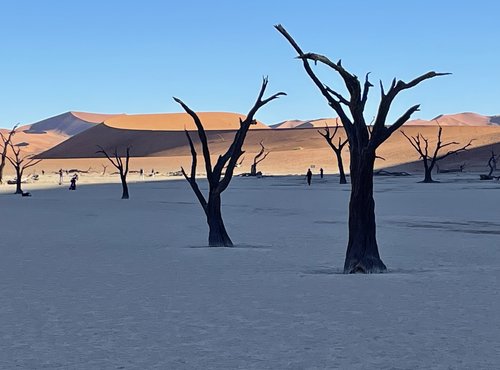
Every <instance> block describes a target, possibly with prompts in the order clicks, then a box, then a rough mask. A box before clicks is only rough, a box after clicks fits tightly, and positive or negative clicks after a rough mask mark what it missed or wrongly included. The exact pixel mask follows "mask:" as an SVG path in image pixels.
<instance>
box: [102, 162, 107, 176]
mask: <svg viewBox="0 0 500 370" xmlns="http://www.w3.org/2000/svg"><path fill="white" fill-rule="evenodd" d="M101 166H102V174H101V176H104V175H105V174H106V170H107V169H108V166H105V165H103V164H102V163H101Z"/></svg>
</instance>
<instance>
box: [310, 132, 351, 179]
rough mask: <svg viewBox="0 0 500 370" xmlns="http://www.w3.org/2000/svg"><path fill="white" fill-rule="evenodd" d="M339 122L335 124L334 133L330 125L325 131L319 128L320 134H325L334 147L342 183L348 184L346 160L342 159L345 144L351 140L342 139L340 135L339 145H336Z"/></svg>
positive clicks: (327, 140) (329, 143) (330, 144)
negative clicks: (345, 167)
mask: <svg viewBox="0 0 500 370" xmlns="http://www.w3.org/2000/svg"><path fill="white" fill-rule="evenodd" d="M339 127H340V126H339V124H338V123H337V125H336V126H335V130H333V133H330V128H329V127H328V126H326V127H325V130H324V132H322V131H321V130H318V132H319V134H320V135H321V136H323V137H324V138H325V140H326V142H327V143H328V145H329V146H330V148H332V150H333V152H334V153H335V156H336V157H337V165H338V168H339V175H340V184H347V179H346V176H345V171H344V162H343V161H342V150H343V149H344V146H345V145H346V144H347V143H348V142H349V140H348V139H345V140H342V138H341V137H339V143H338V145H335V144H334V143H333V139H334V138H335V136H336V135H337V131H338V129H339Z"/></svg>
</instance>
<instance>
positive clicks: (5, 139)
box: [0, 125, 19, 184]
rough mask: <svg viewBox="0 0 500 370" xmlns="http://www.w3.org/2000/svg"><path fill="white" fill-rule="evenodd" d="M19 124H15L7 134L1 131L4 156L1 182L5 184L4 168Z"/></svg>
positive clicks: (0, 171)
mask: <svg viewBox="0 0 500 370" xmlns="http://www.w3.org/2000/svg"><path fill="white" fill-rule="evenodd" d="M18 126H19V125H15V126H14V127H13V128H12V129H11V130H10V131H9V133H8V134H7V135H4V134H3V132H0V138H1V139H2V144H1V145H2V153H1V154H2V156H1V157H0V184H3V170H4V168H5V163H6V161H7V151H8V150H9V146H10V143H11V142H12V137H13V136H14V135H15V134H16V131H17V127H18Z"/></svg>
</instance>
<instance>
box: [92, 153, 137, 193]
mask: <svg viewBox="0 0 500 370" xmlns="http://www.w3.org/2000/svg"><path fill="white" fill-rule="evenodd" d="M98 147H99V149H100V150H98V151H97V152H96V153H101V154H103V155H104V156H105V157H106V158H107V159H108V161H110V162H111V164H112V165H113V166H115V167H116V169H117V170H118V172H119V174H120V180H121V182H122V199H129V198H130V196H129V192H128V184H127V175H128V170H129V163H130V147H129V146H128V147H127V148H126V150H125V163H124V162H123V159H122V156H120V155H119V154H118V148H115V150H114V151H113V153H112V156H113V157H111V156H110V155H109V154H108V152H106V150H104V148H103V147H101V146H98ZM103 167H104V166H103ZM104 171H106V168H104Z"/></svg>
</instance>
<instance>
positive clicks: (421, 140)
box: [401, 123, 472, 183]
mask: <svg viewBox="0 0 500 370" xmlns="http://www.w3.org/2000/svg"><path fill="white" fill-rule="evenodd" d="M438 125H439V123H438ZM401 133H402V134H403V136H404V137H405V138H406V139H407V140H408V142H409V143H410V144H411V146H412V147H413V148H414V149H415V150H416V151H417V153H418V154H419V155H420V158H421V159H422V163H423V165H424V180H423V181H421V182H423V183H433V182H438V181H434V180H433V179H432V170H433V169H434V166H436V165H437V163H438V162H439V161H441V160H443V159H445V158H447V157H449V156H450V155H454V154H458V153H460V152H464V151H466V150H467V148H468V147H469V146H471V145H472V140H471V141H469V143H468V144H467V145H464V146H462V147H460V148H458V149H454V150H449V151H448V152H446V153H445V154H442V155H439V152H440V151H441V150H442V149H443V148H446V147H449V146H450V145H459V143H457V142H456V141H450V142H448V143H443V142H442V141H441V136H442V133H443V128H442V127H441V126H439V129H438V134H437V142H436V147H435V148H434V151H432V150H429V139H427V138H426V137H425V136H423V135H422V134H420V133H419V134H417V136H408V135H406V133H405V132H404V131H401ZM431 152H432V153H431Z"/></svg>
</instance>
